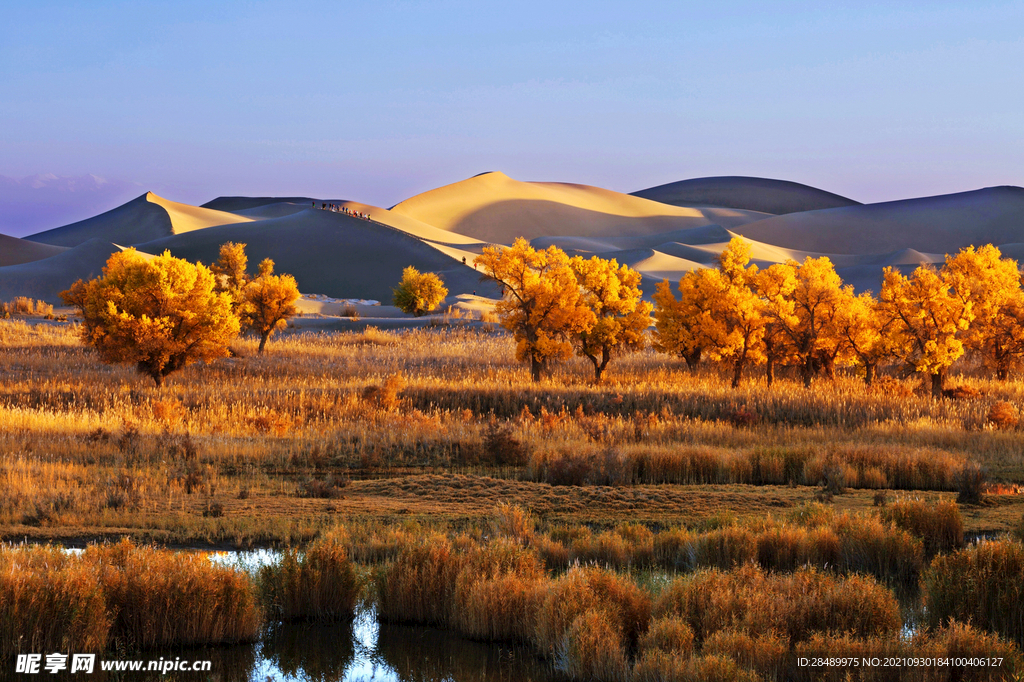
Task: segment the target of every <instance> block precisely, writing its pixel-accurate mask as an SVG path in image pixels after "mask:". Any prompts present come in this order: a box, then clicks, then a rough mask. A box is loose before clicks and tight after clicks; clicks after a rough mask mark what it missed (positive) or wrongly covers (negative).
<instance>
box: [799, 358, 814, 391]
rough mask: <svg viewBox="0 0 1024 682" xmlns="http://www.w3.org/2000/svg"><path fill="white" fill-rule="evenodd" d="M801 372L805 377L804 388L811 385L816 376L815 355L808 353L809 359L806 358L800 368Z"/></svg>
mask: <svg viewBox="0 0 1024 682" xmlns="http://www.w3.org/2000/svg"><path fill="white" fill-rule="evenodd" d="M800 374H801V375H802V376H803V378H804V388H810V387H811V380H812V379H813V378H814V356H813V355H808V356H807V359H806V360H804V364H803V366H802V367H801V368H800Z"/></svg>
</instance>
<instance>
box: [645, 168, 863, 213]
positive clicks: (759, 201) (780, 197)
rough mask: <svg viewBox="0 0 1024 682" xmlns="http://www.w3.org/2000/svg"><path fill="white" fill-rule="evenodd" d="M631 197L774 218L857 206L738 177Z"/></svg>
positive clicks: (784, 184)
mask: <svg viewBox="0 0 1024 682" xmlns="http://www.w3.org/2000/svg"><path fill="white" fill-rule="evenodd" d="M633 196H638V197H643V198H645V199H651V200H653V201H660V202H662V203H665V204H671V205H673V206H722V207H727V208H734V209H746V210H749V211H759V212H761V213H771V214H774V215H782V214H785V213H797V212H800V211H815V210H819V209H824V208H838V207H840V206H856V205H858V204H859V202H856V201H854V200H853V199H847V198H846V197H842V196H839V195H838V194H833V193H832V192H826V191H824V190H821V189H817V188H815V187H808V186H807V185H801V184H800V183H798V182H789V181H786V180H771V179H769V178H748V177H741V176H725V177H715V178H694V179H692V180H680V181H679V182H670V183H668V184H666V185H658V186H657V187H650V188H648V189H642V190H640V191H638V192H633Z"/></svg>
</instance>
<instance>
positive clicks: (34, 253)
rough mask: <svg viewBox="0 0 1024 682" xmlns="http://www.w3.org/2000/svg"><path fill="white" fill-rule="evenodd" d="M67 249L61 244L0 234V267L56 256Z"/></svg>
mask: <svg viewBox="0 0 1024 682" xmlns="http://www.w3.org/2000/svg"><path fill="white" fill-rule="evenodd" d="M66 250H67V249H66V248H65V247H63V246H51V245H49V244H40V243H38V242H30V241H28V240H27V239H18V238H17V237H8V236H7V235H6V234H0V267H4V266H7V265H18V264H19V263H31V262H32V261H37V260H42V259H44V258H49V257H50V256H56V255H57V254H58V253H63V252H64V251H66Z"/></svg>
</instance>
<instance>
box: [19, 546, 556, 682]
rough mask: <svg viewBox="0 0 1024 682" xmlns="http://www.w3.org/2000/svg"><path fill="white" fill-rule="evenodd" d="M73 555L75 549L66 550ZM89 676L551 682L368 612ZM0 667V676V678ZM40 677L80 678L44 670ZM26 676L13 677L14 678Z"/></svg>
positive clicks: (228, 556)
mask: <svg viewBox="0 0 1024 682" xmlns="http://www.w3.org/2000/svg"><path fill="white" fill-rule="evenodd" d="M68 551H69V552H74V553H77V552H79V551H81V550H75V549H68ZM208 556H209V557H210V559H211V561H214V562H216V563H219V564H225V565H231V566H238V567H239V568H241V569H243V570H247V571H256V570H258V569H259V567H260V566H263V565H267V564H271V563H274V562H276V561H278V560H279V558H280V553H279V552H276V551H273V550H254V551H246V552H233V551H232V552H209V553H208ZM129 659H131V660H139V661H144V662H145V664H146V665H148V663H149V661H159V660H160V659H163V660H165V661H176V660H178V659H180V660H181V661H189V662H192V661H210V671H209V672H174V671H173V670H172V671H171V672H169V673H167V674H162V673H160V672H134V673H133V672H119V673H118V672H103V671H101V670H100V669H99V668H100V662H101V661H103V660H106V661H112V660H129ZM95 667H96V670H95V672H94V673H93V674H92V675H88V676H86V677H87V678H88V679H90V680H97V681H101V680H102V681H114V680H118V681H120V680H125V681H126V682H127V681H133V682H134V681H135V680H147V681H149V680H153V681H155V680H162V681H164V682H170V681H172V680H182V681H185V680H189V681H192V682H200V681H205V680H216V681H221V682H246V681H248V682H268V681H274V682H279V681H280V682H292V681H295V682H300V681H301V682H363V681H364V680H365V681H366V682H478V681H479V682H519V681H522V682H553V681H554V680H557V679H560V678H559V677H557V676H556V675H555V673H554V672H553V671H552V668H551V664H550V663H549V662H546V661H544V660H542V659H540V658H538V657H537V656H536V655H534V654H533V652H532V651H531V650H530V649H528V648H526V647H522V646H516V645H510V644H504V645H497V644H493V643H484V642H475V641H471V640H468V639H465V638H463V637H460V636H458V635H455V634H452V633H450V632H446V631H443V630H438V629H436V628H430V627H423V626H416V625H397V624H390V623H379V622H378V621H377V618H376V614H375V613H374V612H373V611H372V610H364V611H360V612H359V613H358V615H357V617H356V619H355V620H354V621H353V622H352V623H345V624H334V625H319V624H306V623H274V624H271V626H270V627H269V629H268V632H267V633H266V634H265V635H264V636H263V638H262V639H261V640H260V641H258V642H255V643H253V644H246V645H232V646H208V647H194V648H176V649H169V650H156V651H145V652H141V653H137V652H106V653H104V654H101V655H99V656H97V662H96V666H95ZM9 671H10V669H8V670H7V671H0V679H6V678H5V677H4V673H6V672H9ZM40 676H41V677H45V678H46V679H68V680H74V679H79V678H82V675H81V674H74V675H71V674H65V676H64V677H61V676H60V675H52V674H46V673H45V672H43V673H42V674H41V675H40ZM18 678H22V679H28V677H26V676H16V677H15V678H14V679H18Z"/></svg>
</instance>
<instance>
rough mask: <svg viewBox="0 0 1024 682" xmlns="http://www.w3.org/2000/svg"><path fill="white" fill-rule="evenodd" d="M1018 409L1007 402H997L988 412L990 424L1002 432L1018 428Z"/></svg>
mask: <svg viewBox="0 0 1024 682" xmlns="http://www.w3.org/2000/svg"><path fill="white" fill-rule="evenodd" d="M1017 421H1018V416H1017V408H1015V407H1014V406H1013V405H1011V404H1010V403H1008V402H1006V401H1005V400H997V401H996V402H994V403H992V407H990V408H989V410H988V423H989V424H991V425H992V426H994V427H996V428H997V429H1000V430H1006V429H1012V428H1015V427H1016V426H1017Z"/></svg>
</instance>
